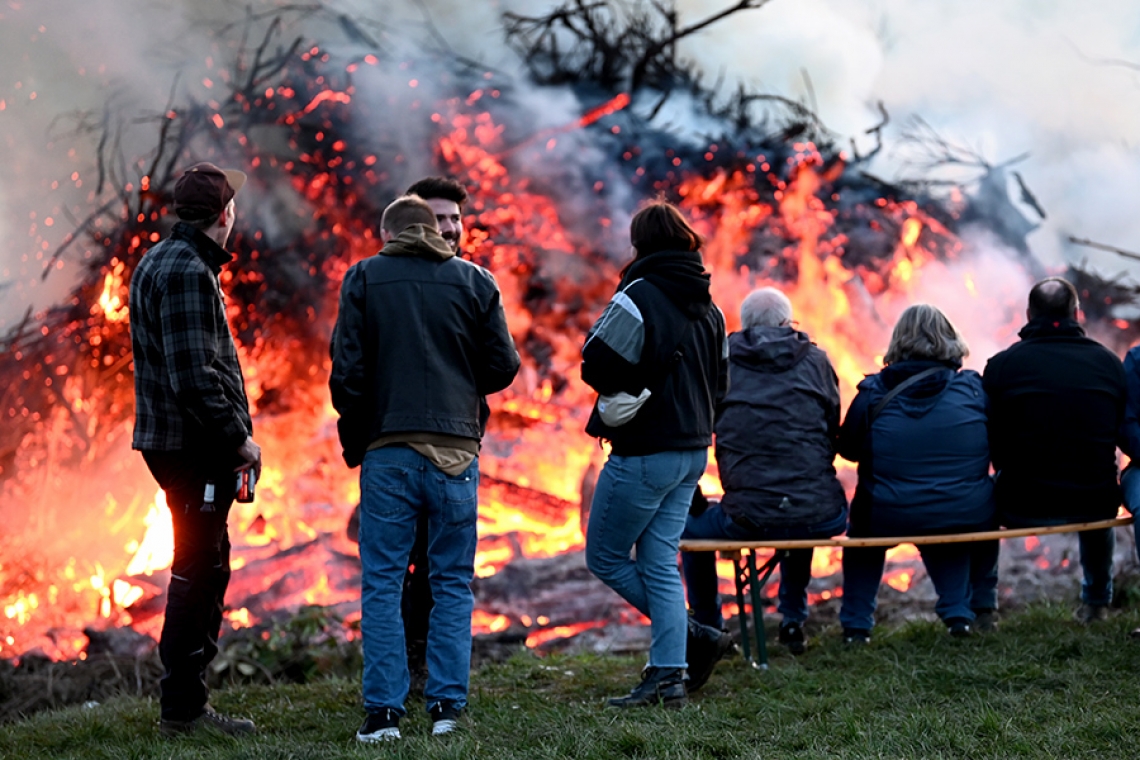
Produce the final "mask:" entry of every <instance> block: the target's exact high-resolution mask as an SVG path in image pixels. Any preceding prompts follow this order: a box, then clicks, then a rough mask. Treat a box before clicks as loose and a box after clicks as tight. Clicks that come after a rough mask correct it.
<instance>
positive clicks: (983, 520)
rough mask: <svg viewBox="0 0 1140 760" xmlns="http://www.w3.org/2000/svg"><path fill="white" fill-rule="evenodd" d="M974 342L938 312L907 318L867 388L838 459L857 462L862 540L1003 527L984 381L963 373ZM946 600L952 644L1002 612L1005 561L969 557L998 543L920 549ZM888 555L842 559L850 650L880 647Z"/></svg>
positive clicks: (855, 530)
mask: <svg viewBox="0 0 1140 760" xmlns="http://www.w3.org/2000/svg"><path fill="white" fill-rule="evenodd" d="M968 354H969V348H968V347H967V346H966V341H965V340H963V339H962V336H961V334H959V332H958V330H957V328H956V327H954V324H953V323H952V322H951V321H950V320H949V319H948V318H947V317H946V315H945V314H943V313H942V312H941V311H939V310H938V309H936V308H935V307H933V306H930V305H928V304H916V305H914V306H911V307H909V308H908V309H907V310H906V311H904V312H903V313H902V315H901V316H900V317H899V321H898V323H897V324H896V325H895V329H894V332H893V333H892V334H891V343H890V346H889V347H888V349H887V353H886V354H885V355H884V356H883V363H884V365H885V366H884V367H883V371H882V372H879V373H878V374H874V375H868V376H867V377H866V378H864V380H863V381H862V382H861V383H859V393H858V395H856V396H855V399H854V400H853V401H852V402H851V407H850V408H849V409H848V410H847V417H846V419H844V421H843V426H842V427H841V428H840V431H839V447H838V448H839V454H840V456H842V457H844V458H845V459H849V460H851V461H852V462H858V463H859V482H858V485H857V486H856V488H855V498H854V499H852V501H851V512H850V520H851V522H850V526H849V528H848V531H847V534H848V536H850V537H852V538H865V537H884V536H907V535H930V534H938V533H944V534H945V533H963V532H970V531H980V530H986V529H988V528H991V527H993V519H994V499H993V482H992V481H991V479H990V476H989V469H990V449H989V439H988V435H987V433H988V426H987V405H986V394H985V392H984V391H983V390H982V379H981V377H980V376H979V375H978V373H977V372H974V371H972V370H963V369H961V366H962V359H963V358H964V357H965V356H967V355H968ZM918 549H919V552H920V553H921V554H922V561H923V564H924V565H926V571H927V573H928V574H929V575H930V580H931V582H932V583H933V584H934V590H935V591H936V592H937V593H938V602H937V603H936V605H935V607H934V610H935V612H937V613H938V616H939V617H940V618H941V619H942V621H943V622H944V623H945V624H946V626H947V627H948V628H949V630H950V633H951V635H954V636H968V635H969V634H970V633H971V630H972V624H973V622H974V618H975V615H976V612H977V611H981V610H990V609H993V607H994V606H995V588H996V583H997V578H996V577H993V576H991V575H988V574H987V573H988V569H989V568H992V567H994V566H996V563H992V564H991V563H987V562H982V561H978V562H975V563H974V566H975V567H976V568H979V569H980V568H987V570H986V572H980V571H978V570H976V571H975V572H974V575H975V577H974V578H971V556H972V555H978V557H979V560H981V553H986V552H989V551H992V550H993V547H992V546H990V545H983V546H977V545H974V544H967V543H958V544H926V545H922V546H919V547H918ZM885 556H886V548H885V547H858V548H847V549H844V551H843V607H842V608H841V610H840V613H839V621H840V623H841V624H842V625H843V637H844V641H845V642H846V643H849V644H857V643H865V642H867V641H869V640H870V636H871V628H872V625H873V624H874V613H875V601H876V600H875V597H876V595H877V593H878V591H879V583H880V581H881V580H882V577H883V563H884V559H885Z"/></svg>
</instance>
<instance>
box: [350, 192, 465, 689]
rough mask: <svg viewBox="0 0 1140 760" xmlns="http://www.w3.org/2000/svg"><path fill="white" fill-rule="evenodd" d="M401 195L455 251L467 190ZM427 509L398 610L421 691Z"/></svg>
mask: <svg viewBox="0 0 1140 760" xmlns="http://www.w3.org/2000/svg"><path fill="white" fill-rule="evenodd" d="M404 194H405V195H415V196H419V197H420V198H422V199H423V200H424V201H426V202H427V204H428V206H430V207H431V210H432V212H433V213H434V214H435V221H436V224H437V226H438V227H439V235H440V237H442V238H443V239H444V241H445V242H446V243H447V245H448V247H449V248H451V250H452V252H453V253H455V254H456V255H458V254H459V245H460V243H461V242H462V241H463V207H464V206H465V205H467V190H466V189H465V188H464V187H463V185H461V184H460V183H459V182H458V181H457V180H454V179H452V178H451V177H425V178H424V179H421V180H419V181H418V182H416V183H414V184H413V185H412V186H411V187H409V188H408V189H407V190H406V191H405V192H404ZM350 526H351V528H350V530H349V537H350V538H351V539H352V540H354V541H355V540H357V539H358V538H359V535H358V531H359V526H360V505H359V504H358V505H357V506H356V509H355V510H354V512H353V516H352V520H351V521H350ZM427 533H428V515H427V512H423V513H421V514H420V518H419V520H418V521H417V522H416V541H415V543H414V544H413V545H412V552H411V555H410V556H409V557H408V572H407V574H406V575H405V576H404V593H403V596H401V598H400V610H401V612H402V613H403V616H404V641H405V643H406V644H407V648H408V672H409V674H410V677H411V685H410V690H411V692H412V693H413V694H422V693H423V689H424V685H425V684H426V682H427V632H428V624H429V622H430V616H431V607H432V600H431V583H430V582H429V581H428V559H427Z"/></svg>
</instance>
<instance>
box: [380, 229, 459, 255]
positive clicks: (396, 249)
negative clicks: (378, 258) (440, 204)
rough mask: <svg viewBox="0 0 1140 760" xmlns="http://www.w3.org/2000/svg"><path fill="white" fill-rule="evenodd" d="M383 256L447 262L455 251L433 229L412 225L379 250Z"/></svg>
mask: <svg viewBox="0 0 1140 760" xmlns="http://www.w3.org/2000/svg"><path fill="white" fill-rule="evenodd" d="M380 253H382V254H383V255H385V256H420V257H423V258H425V259H443V260H447V259H450V258H452V257H454V256H455V251H453V250H451V246H450V245H448V244H447V241H446V240H444V239H443V237H442V236H441V235H440V234H439V231H438V230H436V229H435V228H434V227H428V226H427V225H426V224H413V225H411V226H410V227H405V228H404V231H403V232H401V233H400V234H399V235H397V236H396V237H394V238H392V239H391V240H389V241H388V243H387V245H385V246H384V247H383V248H382V249H381V250H380Z"/></svg>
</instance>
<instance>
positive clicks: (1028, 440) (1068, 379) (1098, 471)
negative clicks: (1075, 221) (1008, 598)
mask: <svg viewBox="0 0 1140 760" xmlns="http://www.w3.org/2000/svg"><path fill="white" fill-rule="evenodd" d="M1079 306H1080V304H1079V299H1078V298H1077V291H1076V289H1075V288H1074V287H1073V286H1072V284H1071V283H1069V282H1067V281H1066V280H1063V279H1061V278H1058V277H1050V278H1048V279H1045V280H1042V281H1041V282H1038V283H1037V284H1036V285H1034V286H1033V289H1032V290H1031V291H1030V293H1029V308H1028V310H1027V312H1026V317H1027V318H1028V324H1026V325H1025V327H1024V328H1022V330H1021V332H1020V333H1019V335H1020V336H1021V340H1020V341H1019V342H1017V343H1015V344H1014V345H1013V346H1011V347H1010V348H1007V349H1006V350H1005V351H1002V352H1000V353H998V354H996V355H995V356H993V357H992V358H991V359H990V360H989V362H988V363H987V364H986V370H985V374H984V376H983V380H982V384H983V387H984V388H985V391H986V394H987V396H988V397H989V403H990V418H989V419H990V423H989V424H990V454H991V457H992V459H993V465H994V469H995V470H996V471H997V481H996V483H995V487H994V497H995V499H996V501H997V508H998V514H999V519H1000V520H1001V522H1002V524H1003V525H1005V526H1007V527H1010V528H1020V527H1036V526H1043V525H1063V524H1065V523H1072V522H1085V521H1090V520H1101V519H1108V518H1112V517H1115V516H1116V511H1117V508H1118V507H1119V506H1120V501H1121V493H1120V486H1119V485H1118V483H1117V480H1116V475H1117V472H1116V443H1117V435H1118V432H1119V430H1120V425H1121V422H1122V420H1123V417H1124V408H1125V397H1126V383H1125V376H1124V368H1123V367H1122V365H1121V363H1120V359H1119V358H1117V356H1116V355H1115V354H1114V353H1112V352H1111V351H1109V350H1108V349H1107V348H1105V347H1104V346H1102V345H1101V344H1100V343H1097V342H1096V341H1095V340H1092V339H1091V338H1088V337H1086V336H1085V331H1084V330H1083V329H1082V328H1081V326H1080V324H1079V323H1078V321H1077V312H1078V308H1079ZM1079 536H1080V548H1081V568H1082V570H1083V571H1084V582H1083V583H1082V585H1081V602H1082V604H1081V607H1080V609H1078V610H1077V613H1076V617H1077V619H1078V620H1079V621H1081V622H1083V623H1090V622H1093V621H1097V620H1104V619H1105V618H1106V617H1107V616H1108V605H1109V603H1110V602H1111V601H1112V553H1113V548H1114V546H1115V542H1116V539H1115V534H1114V533H1113V531H1112V530H1111V529H1106V530H1095V531H1085V532H1083V533H1080V534H1079ZM996 568H997V551H996V548H995V549H994V551H993V552H992V565H991V567H990V572H991V577H992V574H994V573H996V571H997V570H996ZM975 585H977V584H975ZM976 604H977V598H976V596H975V605H976Z"/></svg>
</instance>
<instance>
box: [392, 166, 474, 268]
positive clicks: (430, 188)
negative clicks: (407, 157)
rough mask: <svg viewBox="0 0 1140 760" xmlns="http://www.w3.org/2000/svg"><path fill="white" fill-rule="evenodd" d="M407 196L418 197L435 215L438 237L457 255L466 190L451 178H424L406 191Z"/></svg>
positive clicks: (461, 239)
mask: <svg viewBox="0 0 1140 760" xmlns="http://www.w3.org/2000/svg"><path fill="white" fill-rule="evenodd" d="M406 194H407V195H418V196H419V197H421V198H423V199H424V200H425V201H426V202H427V205H429V206H431V210H432V213H434V214H435V221H436V223H437V224H438V225H439V234H440V236H441V237H442V238H443V239H444V240H446V241H447V244H448V245H450V246H451V250H453V251H455V252H456V253H459V244H460V243H461V242H463V207H464V206H466V205H467V189H466V188H464V187H463V185H461V184H460V183H459V181H458V180H455V179H453V178H451V177H425V178H424V179H421V180H420V181H419V182H416V183H415V184H413V185H412V186H411V187H409V188H408V189H407V191H406Z"/></svg>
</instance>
